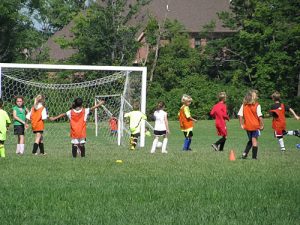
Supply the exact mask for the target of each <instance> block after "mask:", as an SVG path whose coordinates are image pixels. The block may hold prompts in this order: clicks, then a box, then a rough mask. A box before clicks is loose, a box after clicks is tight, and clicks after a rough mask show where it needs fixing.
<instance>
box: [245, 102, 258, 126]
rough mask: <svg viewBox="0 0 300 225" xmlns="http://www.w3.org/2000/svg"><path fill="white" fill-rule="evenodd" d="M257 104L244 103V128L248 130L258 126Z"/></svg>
mask: <svg viewBox="0 0 300 225" xmlns="http://www.w3.org/2000/svg"><path fill="white" fill-rule="evenodd" d="M257 106H258V103H255V104H244V112H243V115H244V121H245V122H244V129H245V130H248V131H255V130H258V129H259V128H260V123H259V118H258V116H257Z"/></svg>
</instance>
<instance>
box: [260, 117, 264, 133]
mask: <svg viewBox="0 0 300 225" xmlns="http://www.w3.org/2000/svg"><path fill="white" fill-rule="evenodd" d="M259 129H260V130H263V129H264V120H263V118H262V117H261V116H260V117H259Z"/></svg>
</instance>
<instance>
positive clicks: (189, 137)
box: [187, 131, 194, 151]
mask: <svg viewBox="0 0 300 225" xmlns="http://www.w3.org/2000/svg"><path fill="white" fill-rule="evenodd" d="M193 135H194V134H193V131H190V132H188V146H187V150H188V151H191V150H192V149H191V143H192V137H193Z"/></svg>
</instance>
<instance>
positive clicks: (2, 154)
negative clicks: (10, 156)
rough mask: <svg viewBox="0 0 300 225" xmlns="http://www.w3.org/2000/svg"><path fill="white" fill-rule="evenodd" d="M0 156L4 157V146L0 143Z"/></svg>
mask: <svg viewBox="0 0 300 225" xmlns="http://www.w3.org/2000/svg"><path fill="white" fill-rule="evenodd" d="M0 158H5V148H4V145H3V144H0Z"/></svg>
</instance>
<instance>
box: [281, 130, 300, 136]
mask: <svg viewBox="0 0 300 225" xmlns="http://www.w3.org/2000/svg"><path fill="white" fill-rule="evenodd" d="M284 135H292V136H297V137H300V131H299V130H288V131H285V132H284Z"/></svg>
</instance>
